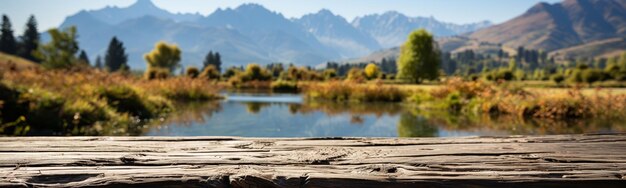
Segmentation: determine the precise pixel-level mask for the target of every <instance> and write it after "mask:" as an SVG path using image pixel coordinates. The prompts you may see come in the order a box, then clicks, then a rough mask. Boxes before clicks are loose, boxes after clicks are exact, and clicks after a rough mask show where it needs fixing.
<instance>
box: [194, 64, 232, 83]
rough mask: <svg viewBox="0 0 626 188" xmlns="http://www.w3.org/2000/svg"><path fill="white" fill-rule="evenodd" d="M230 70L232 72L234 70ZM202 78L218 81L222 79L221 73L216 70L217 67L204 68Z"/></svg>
mask: <svg viewBox="0 0 626 188" xmlns="http://www.w3.org/2000/svg"><path fill="white" fill-rule="evenodd" d="M228 70H229V71H232V69H228ZM233 74H235V73H233ZM228 77H230V76H228ZM200 78H202V79H206V80H217V79H220V72H219V71H218V70H217V68H215V65H208V66H206V67H205V68H204V70H202V73H200Z"/></svg>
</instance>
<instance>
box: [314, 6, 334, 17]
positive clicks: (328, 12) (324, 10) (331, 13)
mask: <svg viewBox="0 0 626 188" xmlns="http://www.w3.org/2000/svg"><path fill="white" fill-rule="evenodd" d="M317 14H319V15H328V16H334V15H335V14H333V12H331V11H330V10H328V9H325V8H323V9H320V10H319V11H317Z"/></svg>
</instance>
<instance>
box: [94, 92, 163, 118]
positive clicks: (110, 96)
mask: <svg viewBox="0 0 626 188" xmlns="http://www.w3.org/2000/svg"><path fill="white" fill-rule="evenodd" d="M96 93H97V94H98V96H99V97H101V98H103V99H105V100H106V101H107V103H108V104H109V105H110V106H112V107H113V108H115V109H116V111H118V112H122V113H129V114H131V115H133V116H138V117H140V118H150V117H153V116H154V115H155V114H154V113H153V112H151V111H150V109H149V108H148V107H147V106H146V104H145V103H144V102H143V101H142V100H141V97H139V94H137V92H136V91H135V90H134V89H132V88H130V87H128V86H125V85H115V86H110V87H101V88H99V89H98V90H97V91H96Z"/></svg>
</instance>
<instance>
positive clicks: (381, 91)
mask: <svg viewBox="0 0 626 188" xmlns="http://www.w3.org/2000/svg"><path fill="white" fill-rule="evenodd" d="M304 91H305V96H306V98H307V99H309V100H328V101H337V102H400V101H402V100H404V98H405V96H406V93H405V92H404V91H403V90H400V89H398V88H396V87H393V86H388V85H383V84H382V83H375V84H358V83H354V82H347V81H329V82H326V83H310V84H307V86H306V87H305V88H304Z"/></svg>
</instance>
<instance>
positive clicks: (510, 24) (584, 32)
mask: <svg viewBox="0 0 626 188" xmlns="http://www.w3.org/2000/svg"><path fill="white" fill-rule="evenodd" d="M625 35H626V1H621V0H566V1H564V2H561V3H555V4H548V3H539V4H537V5H535V6H533V7H532V8H530V9H529V10H528V11H526V13H524V14H522V15H520V16H518V17H516V18H513V19H511V20H509V21H507V22H504V23H501V24H498V25H495V26H492V27H488V28H485V29H481V30H478V31H476V32H474V33H472V34H471V35H469V37H470V38H473V39H476V40H480V41H486V42H490V43H499V44H503V45H505V46H510V47H517V46H525V47H526V48H532V49H543V50H546V51H553V50H557V49H562V48H567V47H571V46H575V45H580V44H583V43H587V42H592V41H595V40H602V39H607V38H612V37H619V36H625Z"/></svg>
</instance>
